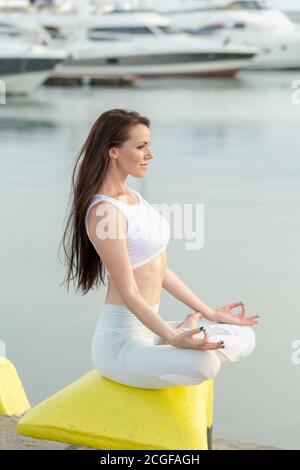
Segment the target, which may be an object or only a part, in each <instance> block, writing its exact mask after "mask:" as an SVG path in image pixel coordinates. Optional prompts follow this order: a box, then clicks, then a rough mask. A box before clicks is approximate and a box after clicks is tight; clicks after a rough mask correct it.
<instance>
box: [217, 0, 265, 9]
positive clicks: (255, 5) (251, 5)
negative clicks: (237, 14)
mask: <svg viewBox="0 0 300 470" xmlns="http://www.w3.org/2000/svg"><path fill="white" fill-rule="evenodd" d="M225 8H226V9H230V10H268V9H270V8H271V2H270V1H268V0H261V1H244V2H243V1H236V2H231V3H230V4H229V5H227V6H226V7H225Z"/></svg>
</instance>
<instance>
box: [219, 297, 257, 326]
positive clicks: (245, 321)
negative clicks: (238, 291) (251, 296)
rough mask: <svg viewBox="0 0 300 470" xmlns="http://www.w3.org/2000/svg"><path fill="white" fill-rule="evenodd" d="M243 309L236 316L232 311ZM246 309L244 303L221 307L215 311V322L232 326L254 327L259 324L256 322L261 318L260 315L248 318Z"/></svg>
mask: <svg viewBox="0 0 300 470" xmlns="http://www.w3.org/2000/svg"><path fill="white" fill-rule="evenodd" d="M240 306H241V307H242V311H241V313H238V314H236V315H235V314H234V313H233V312H232V311H231V310H232V309H234V308H236V307H240ZM246 310H247V309H246V307H245V306H244V302H234V303H232V304H229V305H225V306H224V307H219V308H217V309H216V310H215V313H214V318H213V321H215V322H217V323H229V324H231V325H244V326H253V325H256V324H257V323H258V321H257V320H256V319H257V318H259V315H251V316H250V317H246Z"/></svg>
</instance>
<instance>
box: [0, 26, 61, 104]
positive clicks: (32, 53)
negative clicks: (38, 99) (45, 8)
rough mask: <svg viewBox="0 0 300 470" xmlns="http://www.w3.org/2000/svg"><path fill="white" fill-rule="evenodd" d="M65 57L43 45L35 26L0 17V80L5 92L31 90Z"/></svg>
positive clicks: (13, 92)
mask: <svg viewBox="0 0 300 470" xmlns="http://www.w3.org/2000/svg"><path fill="white" fill-rule="evenodd" d="M65 58H66V54H65V53H64V52H63V51H60V50H55V49H54V50H53V49H51V48H50V47H49V46H48V45H47V39H46V37H45V35H44V32H42V31H41V30H39V29H38V27H36V28H34V29H32V28H31V27H29V25H28V24H27V27H25V26H24V25H23V26H22V27H21V26H20V25H18V24H15V23H14V22H12V21H5V22H4V21H3V20H1V19H0V80H1V81H3V82H4V84H5V91H6V93H7V94H8V95H12V94H28V93H31V92H32V91H33V90H34V89H36V88H37V87H39V86H40V85H41V84H42V83H43V82H44V81H45V80H46V79H47V77H48V76H49V75H50V73H51V72H52V70H53V69H54V68H55V66H56V65H57V64H58V63H59V62H61V61H62V60H64V59H65Z"/></svg>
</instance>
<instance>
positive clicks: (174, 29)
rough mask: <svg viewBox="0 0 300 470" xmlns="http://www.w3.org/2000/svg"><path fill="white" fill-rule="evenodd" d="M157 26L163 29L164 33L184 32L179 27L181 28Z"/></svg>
mask: <svg viewBox="0 0 300 470" xmlns="http://www.w3.org/2000/svg"><path fill="white" fill-rule="evenodd" d="M157 28H158V29H159V30H160V31H163V32H164V33H167V34H178V33H182V30H181V29H179V28H175V27H174V26H166V25H165V26H157Z"/></svg>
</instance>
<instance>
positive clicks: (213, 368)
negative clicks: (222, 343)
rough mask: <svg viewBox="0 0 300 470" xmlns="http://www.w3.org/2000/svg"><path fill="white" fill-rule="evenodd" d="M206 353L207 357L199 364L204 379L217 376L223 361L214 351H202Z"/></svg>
mask: <svg viewBox="0 0 300 470" xmlns="http://www.w3.org/2000/svg"><path fill="white" fill-rule="evenodd" d="M201 353H203V354H204V355H205V358H204V360H203V361H201V363H200V364H199V374H200V375H201V376H202V377H203V378H204V380H207V379H212V378H214V377H216V375H217V374H218V372H219V370H220V368H221V361H220V359H219V358H218V356H217V354H216V353H215V352H214V351H201Z"/></svg>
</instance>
